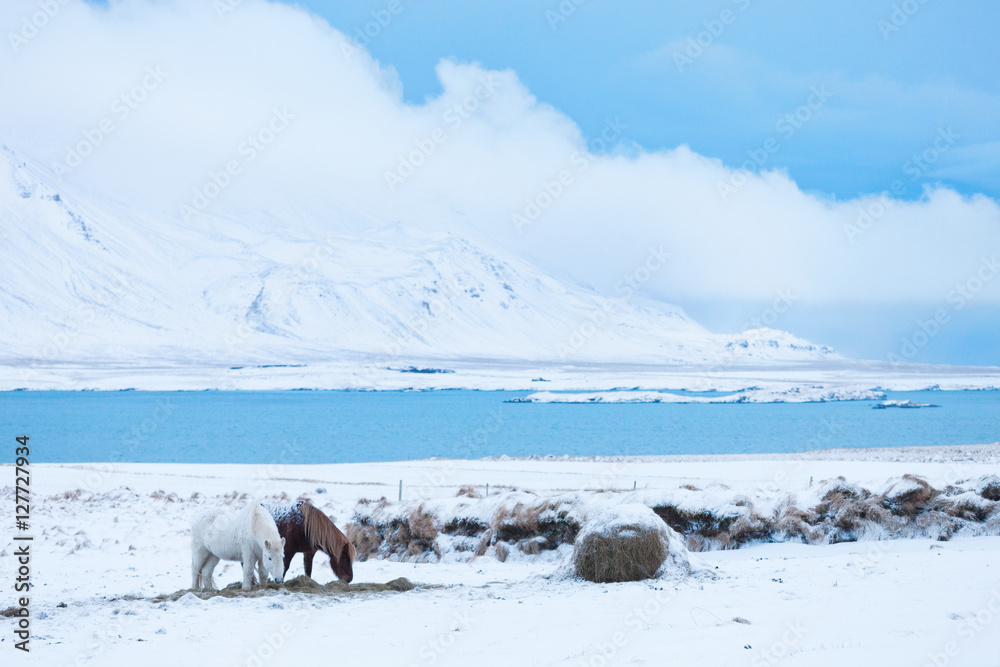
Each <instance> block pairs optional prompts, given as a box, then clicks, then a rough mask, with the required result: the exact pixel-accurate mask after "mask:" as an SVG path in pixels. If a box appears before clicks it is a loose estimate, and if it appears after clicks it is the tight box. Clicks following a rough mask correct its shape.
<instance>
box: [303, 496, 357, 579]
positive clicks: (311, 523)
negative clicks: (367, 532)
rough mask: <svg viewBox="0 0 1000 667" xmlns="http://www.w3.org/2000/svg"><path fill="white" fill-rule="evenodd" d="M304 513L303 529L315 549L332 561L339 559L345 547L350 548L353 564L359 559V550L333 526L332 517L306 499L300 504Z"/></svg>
mask: <svg viewBox="0 0 1000 667" xmlns="http://www.w3.org/2000/svg"><path fill="white" fill-rule="evenodd" d="M299 509H300V510H301V511H302V519H303V528H304V529H305V533H306V538H307V539H308V540H309V543H310V546H311V547H312V548H313V549H321V550H322V551H324V552H325V553H326V554H327V555H328V556H330V558H331V559H334V560H336V559H339V558H340V555H341V553H343V550H344V547H345V546H346V547H347V548H348V552H349V553H350V554H351V562H352V563H353V562H354V559H355V558H356V557H357V550H356V549H355V548H354V545H353V544H351V541H350V540H348V539H347V536H346V535H344V533H342V532H341V530H340V529H339V528H337V527H336V526H335V525H333V521H330V517H328V516H327V515H326V514H324V513H323V512H322V510H320V509H319V508H317V507H316V506H315V505H313V504H312V503H311V502H309V501H308V500H306V499H304V498H303V499H302V500H301V501H300V504H299Z"/></svg>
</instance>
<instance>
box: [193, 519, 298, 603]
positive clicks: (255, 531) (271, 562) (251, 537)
mask: <svg viewBox="0 0 1000 667" xmlns="http://www.w3.org/2000/svg"><path fill="white" fill-rule="evenodd" d="M284 549H285V540H284V538H282V537H281V536H280V535H279V534H278V526H277V525H276V524H275V523H274V519H273V518H272V517H271V514H270V513H269V512H268V511H267V510H266V509H264V507H263V506H262V505H261V504H260V502H259V501H254V502H252V503H250V504H249V505H247V506H246V507H244V508H243V509H240V510H228V509H224V508H218V509H211V510H207V511H205V512H203V513H202V514H200V515H198V518H196V519H195V520H194V522H193V523H192V524H191V588H193V589H195V590H204V589H208V590H215V585H214V584H213V583H212V573H213V572H214V571H215V566H216V565H218V563H219V561H220V560H238V561H241V562H242V563H243V590H245V591H248V590H250V586H251V584H252V582H253V571H254V567H257V568H258V571H259V574H260V583H261V584H265V583H267V578H268V575H269V574H270V576H271V577H273V578H274V580H275V581H276V582H278V583H279V584H280V583H281V580H282V578H283V577H284V560H283V559H284Z"/></svg>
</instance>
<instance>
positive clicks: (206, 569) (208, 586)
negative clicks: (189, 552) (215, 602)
mask: <svg viewBox="0 0 1000 667" xmlns="http://www.w3.org/2000/svg"><path fill="white" fill-rule="evenodd" d="M218 564H219V557H218V556H216V555H215V554H213V553H209V554H208V557H207V558H206V559H205V564H204V565H203V566H202V568H201V587H202V588H203V589H204V590H208V591H214V590H215V581H214V579H213V575H214V574H215V566H216V565H218Z"/></svg>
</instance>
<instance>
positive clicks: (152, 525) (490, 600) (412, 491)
mask: <svg viewBox="0 0 1000 667" xmlns="http://www.w3.org/2000/svg"><path fill="white" fill-rule="evenodd" d="M998 450H1000V445H980V446H970V447H954V448H921V449H914V450H864V451H851V450H840V451H827V452H813V453H807V454H798V455H761V456H740V457H725V456H722V457H720V456H715V457H691V456H688V457H645V458H643V459H630V458H607V459H592V460H584V459H569V458H562V459H538V460H517V459H505V460H472V461H466V460H462V461H452V460H425V461H411V462H397V463H366V464H338V465H315V466H254V465H180V464H177V465H174V464H158V465H139V464H117V465H113V466H112V465H102V464H77V465H35V466H33V467H32V490H33V493H34V499H33V500H34V502H33V504H32V532H33V534H34V535H35V541H34V543H33V547H32V548H33V549H34V557H33V558H34V559H33V561H32V579H33V582H34V584H35V588H33V589H32V602H31V609H32V614H33V618H32V623H33V625H32V631H33V635H34V638H33V641H32V652H31V654H30V655H21V654H17V655H16V660H15V662H14V664H44V665H71V664H94V665H125V664H150V665H175V664H178V663H179V664H185V663H187V664H196V665H201V664H225V665H296V664H306V663H316V662H344V663H355V664H356V663H359V662H362V661H363V662H364V663H365V664H373V665H401V666H407V665H432V664H434V665H469V664H482V665H501V664H511V663H515V664H527V665H572V666H577V665H605V664H609V665H610V664H648V665H695V664H705V665H843V664H845V663H846V664H857V665H915V666H922V665H927V664H931V665H945V664H946V665H976V666H991V665H996V664H1000V639H998V637H1000V631H998V628H1000V569H998V567H1000V565H998V560H997V554H998V553H1000V538H998V537H956V538H953V539H951V540H949V541H944V542H941V541H933V540H930V539H904V540H892V541H884V542H870V541H869V542H865V541H862V542H851V543H840V544H832V545H806V544H795V543H776V544H757V545H751V546H745V547H743V548H740V549H736V550H730V551H703V552H700V553H697V554H692V558H693V559H695V560H697V561H698V562H699V563H700V565H701V568H700V570H699V573H698V574H696V575H694V576H690V577H687V578H683V579H676V578H666V579H658V580H649V581H644V582H637V583H627V584H592V583H587V582H584V581H579V580H575V579H571V578H566V577H565V576H564V575H563V574H561V569H562V567H563V565H564V561H565V559H566V558H568V557H569V555H570V548H569V547H568V545H566V546H563V547H562V548H560V549H559V550H554V551H548V552H543V554H542V555H540V556H528V555H525V554H515V555H512V556H511V557H508V558H507V560H506V561H504V562H500V561H499V560H497V558H495V557H493V556H491V555H487V556H483V557H479V558H473V559H471V560H469V561H468V562H459V561H457V560H448V559H443V560H442V562H425V563H414V562H394V561H388V560H380V559H372V560H367V561H363V562H361V561H359V562H358V563H356V565H355V578H354V582H355V584H357V583H360V582H381V583H384V582H388V581H389V580H392V579H395V578H396V577H406V578H407V579H409V580H411V581H412V582H414V583H415V584H417V588H416V589H415V590H412V591H407V592H367V593H365V592H363V593H358V594H339V595H326V596H314V595H310V594H307V593H285V592H279V593H274V594H271V595H266V596H261V597H254V598H222V597H217V598H212V599H210V600H200V599H198V598H196V597H194V596H190V595H186V596H183V597H180V598H179V599H177V600H175V601H170V600H166V601H155V602H153V601H149V600H148V598H152V597H155V596H157V595H161V594H172V593H175V592H176V591H180V590H182V589H185V588H187V587H188V586H189V585H190V572H189V557H190V556H189V547H188V534H187V530H188V525H189V522H190V519H191V517H192V515H194V514H196V513H197V512H198V511H199V510H200V509H202V508H203V507H205V506H207V505H214V504H220V503H239V502H241V501H239V500H237V499H235V498H234V492H236V493H240V494H241V493H247V494H249V495H251V496H267V497H270V498H274V497H276V496H277V497H280V496H281V494H285V495H287V497H288V498H295V497H297V496H299V495H300V494H308V495H309V496H310V497H311V498H312V499H313V501H314V502H315V503H316V504H317V505H319V506H320V507H322V508H323V509H324V511H326V512H327V513H328V514H330V515H331V516H332V517H333V518H334V520H335V521H336V522H337V523H338V525H341V526H343V525H345V524H347V523H349V522H350V521H351V519H352V516H353V513H354V511H355V508H356V507H357V502H358V500H359V499H362V498H370V499H378V498H381V497H387V498H388V499H389V500H390V501H394V500H396V497H397V494H398V493H399V482H400V480H402V482H403V487H402V494H403V500H404V503H405V502H408V501H409V502H412V501H415V500H416V499H418V498H426V499H427V502H428V503H430V504H433V503H435V502H436V503H439V504H440V503H443V502H445V501H446V500H447V499H453V498H455V497H456V493H457V492H458V491H459V489H461V488H462V487H463V486H472V487H475V489H476V490H477V491H478V492H479V493H484V492H485V485H486V484H487V483H488V484H490V494H491V497H492V495H493V494H496V493H498V492H500V493H503V492H507V491H509V489H510V488H512V487H516V488H517V489H520V490H523V491H530V492H533V493H536V494H539V495H558V494H566V493H586V492H587V490H591V491H598V490H604V493H601V494H594V495H607V493H608V491H609V490H613V489H623V490H624V489H627V490H629V491H631V489H632V487H633V485H635V486H636V488H637V492H636V493H637V494H641V493H646V494H662V493H672V492H677V491H678V489H681V487H694V488H697V489H703V490H705V489H716V490H717V492H718V493H723V492H725V493H727V494H729V493H731V494H745V495H747V496H749V497H758V496H761V495H762V494H767V493H773V488H775V485H776V484H777V485H778V487H780V489H781V491H782V492H787V493H791V494H795V495H799V496H802V497H805V496H807V495H808V494H809V493H810V489H815V488H816V487H817V486H818V485H819V484H821V483H822V482H823V480H829V479H833V478H835V477H837V476H844V477H845V478H846V479H847V480H848V481H850V482H851V483H854V484H857V485H860V486H864V487H867V488H881V487H883V486H885V484H886V483H887V480H890V479H893V478H898V477H900V476H902V475H904V474H914V475H920V476H921V477H923V478H926V479H927V480H928V482H930V483H931V484H933V485H935V486H937V487H939V488H940V487H944V486H947V485H948V484H955V483H958V482H962V481H967V480H970V479H975V478H980V477H983V476H985V475H990V474H995V473H996V471H997V470H998V466H1000V451H998ZM0 473H2V474H3V475H4V482H5V486H4V487H3V488H2V491H0V497H2V498H3V501H4V503H5V504H6V505H7V506H9V507H11V508H12V507H13V491H12V488H11V485H12V482H13V474H14V471H13V469H12V468H11V467H9V466H4V467H2V468H0ZM8 480H9V481H8ZM623 495H624V494H623ZM628 495H630V497H635V494H628ZM0 549H2V551H0V571H2V572H4V573H7V574H6V575H4V577H3V578H2V579H0V600H2V601H3V602H2V603H0V607H6V606H7V605H8V604H13V600H12V598H13V597H14V593H13V591H12V586H13V572H14V558H13V555H12V553H13V542H12V541H11V540H10V535H9V533H5V536H4V539H3V543H2V544H0ZM301 563H302V561H301V557H298V558H297V559H296V561H295V562H294V564H293V566H292V570H291V571H290V573H289V577H294V576H296V575H298V574H301V573H302V564H301ZM313 573H314V576H315V577H316V578H317V579H318V580H319V581H320V582H322V583H325V582H327V581H330V580H332V579H333V575H332V573H331V571H330V569H329V566H328V565H327V563H326V559H325V558H323V557H320V558H318V559H317V562H316V565H315V568H314V572H313ZM238 579H239V570H238V566H237V565H235V564H229V565H228V566H225V565H220V567H219V568H218V570H217V580H218V583H219V584H220V585H226V584H229V583H232V582H235V581H237V580H238ZM125 596H133V597H130V598H128V599H125ZM133 598H138V599H133ZM13 625H14V623H13V621H12V620H11V619H6V618H5V619H3V622H2V627H3V635H2V640H3V641H2V642H0V650H2V651H3V652H4V654H5V655H11V653H9V651H11V650H12V649H11V648H10V642H12V641H13V635H12V629H13ZM606 656H607V657H606ZM7 662H8V659H7V658H5V659H4V664H7Z"/></svg>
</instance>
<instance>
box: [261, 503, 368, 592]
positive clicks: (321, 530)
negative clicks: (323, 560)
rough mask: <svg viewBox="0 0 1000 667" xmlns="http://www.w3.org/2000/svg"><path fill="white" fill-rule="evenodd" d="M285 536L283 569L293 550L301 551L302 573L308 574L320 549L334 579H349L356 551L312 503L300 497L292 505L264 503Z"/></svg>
mask: <svg viewBox="0 0 1000 667" xmlns="http://www.w3.org/2000/svg"><path fill="white" fill-rule="evenodd" d="M264 507H266V508H267V511H268V512H270V513H271V516H273V517H274V522H275V523H276V524H277V525H278V532H279V533H281V536H282V537H283V538H285V573H286V574H287V573H288V566H289V565H290V564H291V562H292V558H293V557H294V556H295V554H297V553H301V554H302V561H303V564H304V565H305V570H306V576H307V577H312V564H313V556H315V555H316V552H317V551H322V552H323V553H325V554H326V555H327V556H329V557H330V567H331V568H333V573H334V574H335V575H337V578H338V579H341V580H343V581H346V582H347V583H351V580H352V579H354V559H355V558H356V557H357V551H356V550H355V549H354V545H353V544H351V542H350V540H348V539H347V536H346V535H344V534H343V533H342V532H340V529H339V528H337V527H336V526H335V525H333V521H330V518H329V517H328V516H327V515H325V514H323V512H322V511H320V510H319V509H318V508H317V507H316V506H315V505H313V504H312V503H311V502H309V501H308V500H306V499H305V498H300V499H299V500H297V501H296V502H295V504H293V505H268V504H266V503H265V504H264Z"/></svg>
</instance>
